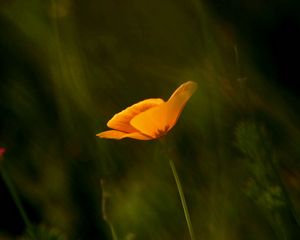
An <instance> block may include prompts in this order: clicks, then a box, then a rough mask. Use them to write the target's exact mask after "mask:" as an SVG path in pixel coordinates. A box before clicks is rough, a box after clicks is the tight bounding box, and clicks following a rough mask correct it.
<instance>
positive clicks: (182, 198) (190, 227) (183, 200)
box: [169, 159, 195, 240]
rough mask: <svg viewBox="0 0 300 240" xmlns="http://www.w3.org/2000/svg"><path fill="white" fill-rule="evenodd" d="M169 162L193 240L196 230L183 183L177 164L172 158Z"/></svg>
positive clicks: (193, 239)
mask: <svg viewBox="0 0 300 240" xmlns="http://www.w3.org/2000/svg"><path fill="white" fill-rule="evenodd" d="M169 163H170V166H171V169H172V173H173V176H174V179H175V182H176V185H177V189H178V193H179V196H180V200H181V204H182V208H183V212H184V216H185V220H186V223H187V225H188V229H189V233H190V237H191V240H195V234H194V230H193V226H192V222H191V218H190V214H189V210H188V208H187V204H186V201H185V197H184V193H183V190H182V185H181V182H180V179H179V177H178V174H177V171H176V168H175V164H174V162H173V160H172V159H169Z"/></svg>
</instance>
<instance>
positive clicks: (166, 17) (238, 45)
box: [0, 0, 300, 240]
mask: <svg viewBox="0 0 300 240" xmlns="http://www.w3.org/2000/svg"><path fill="white" fill-rule="evenodd" d="M0 4H1V5H0V6H1V12H0V26H1V28H2V29H3V31H2V32H1V33H0V53H1V61H0V69H1V73H0V74H1V75H0V76H1V88H0V110H1V112H2V114H1V126H0V129H1V135H0V143H1V146H2V145H3V146H4V147H6V148H7V153H6V155H5V160H4V161H3V164H5V165H6V167H7V169H8V172H9V174H10V175H11V177H12V179H13V181H14V184H15V186H16V188H17V190H18V192H19V194H20V196H21V198H22V200H23V201H24V202H25V203H27V204H28V206H31V208H30V207H28V208H27V210H28V213H29V217H30V218H31V219H32V221H33V222H34V223H36V224H37V225H46V226H49V228H50V229H51V228H54V229H58V230H59V232H62V233H63V235H64V236H66V238H67V239H77V238H81V239H110V238H111V236H110V235H111V234H110V231H109V226H108V225H107V222H106V221H105V220H107V219H108V220H109V222H110V223H111V224H112V226H113V228H114V231H115V233H116V235H117V236H118V239H128V240H129V239H162V240H167V239H188V232H187V228H186V225H185V222H184V216H183V212H182V209H181V205H180V201H179V197H178V194H177V191H176V186H175V183H174V180H173V178H172V175H171V172H170V169H169V166H168V163H167V159H166V156H165V154H164V150H163V149H161V146H160V145H159V143H158V142H156V141H149V142H144V141H134V140H127V139H126V140H123V141H109V140H103V139H97V138H96V136H95V134H96V133H98V132H100V131H103V130H105V129H106V122H107V121H108V120H109V119H110V117H111V116H112V115H113V114H115V113H116V112H119V111H120V110H122V109H124V108H125V107H127V106H129V105H131V104H133V103H135V102H137V101H139V100H142V99H146V98H150V97H162V98H164V99H167V98H168V97H169V96H170V94H171V93H172V91H173V90H174V89H175V88H176V87H177V86H178V85H179V84H181V83H183V82H185V81H187V80H193V81H196V82H198V84H199V89H198V91H197V92H196V93H195V95H194V96H193V97H192V98H191V100H190V101H189V103H188V104H187V107H186V108H185V110H184V112H183V114H182V116H181V118H180V120H179V122H178V124H177V125H176V126H175V128H174V129H173V130H172V131H171V132H170V134H169V135H168V138H169V141H170V143H169V144H170V145H169V146H170V148H172V150H173V151H174V155H175V156H176V159H174V161H175V164H176V166H177V168H178V171H179V175H180V177H181V179H182V182H183V187H184V191H185V194H186V197H187V203H188V206H189V209H190V212H191V218H192V222H193V224H194V228H195V231H196V237H197V239H208V240H209V239H212V240H225V239H230V240H234V239H249V240H250V239H298V237H299V225H297V219H296V218H297V217H296V216H297V215H299V211H300V198H299V197H300V195H299V186H300V183H299V177H298V176H299V170H300V166H299V161H298V159H299V156H300V152H299V149H298V144H299V142H300V139H299V137H300V134H299V121H298V120H299V119H298V118H299V116H298V113H297V112H295V103H294V100H295V99H297V96H294V95H293V93H291V92H289V91H288V90H284V89H282V88H280V86H279V85H278V83H275V82H274V81H273V79H268V78H267V76H266V75H264V74H263V72H261V71H259V70H258V68H257V65H255V63H254V62H253V58H251V56H252V54H253V53H252V52H251V51H254V50H255V48H254V47H252V48H250V49H249V48H248V46H249V41H250V40H248V39H245V38H243V32H242V31H241V29H240V28H238V27H236V25H238V24H237V23H236V25H235V22H233V23H232V22H229V21H228V22H227V21H226V20H225V19H220V18H218V17H217V11H216V12H214V10H213V9H212V8H209V7H208V6H206V5H204V4H202V3H201V2H200V1H194V0H193V1H192V0H191V1H186V2H180V1H164V2H160V1H151V2H147V1H130V2H126V3H125V2H120V1H92V0H91V1H88V2H80V1H71V0H61V1H43V2H42V1H37V0H28V1H26V2H24V1H20V0H14V1H11V2H6V3H2V2H1V3H0ZM236 4H238V3H236ZM250 5H251V4H250ZM250 5H249V6H248V7H249V9H250V10H249V9H248V10H249V12H248V13H253V12H254V13H255V11H258V12H259V8H257V10H255V9H254V8H250V7H251V6H250ZM244 7H245V8H246V9H247V5H245V6H244ZM224 11H225V10H224ZM251 11H252V12H251ZM273 11H275V10H274V9H273ZM266 17H267V18H268V15H267V16H266ZM268 19H269V21H270V22H271V21H273V22H274V24H275V23H276V17H273V15H272V9H271V10H270V12H269V18H268ZM239 24H240V23H239ZM244 24H245V27H247V25H246V23H244ZM270 24H272V23H270ZM253 34H254V33H253ZM247 40H248V42H247ZM253 49H254V50H253ZM257 51H258V50H257ZM255 54H257V55H259V52H257V53H255ZM267 65H268V63H266V67H269V66H267ZM245 122H246V123H248V122H250V123H253V124H254V126H263V127H264V129H265V131H266V132H267V135H268V139H269V140H268V141H270V143H269V145H268V148H269V149H266V147H265V146H264V145H262V144H260V143H261V142H262V141H264V140H265V139H264V136H258V137H257V138H258V140H257V141H255V140H253V138H251V136H253V135H254V136H256V135H257V132H256V128H255V127H254V128H251V127H250V128H248V127H247V126H248V125H246V127H245V129H244V132H243V129H241V128H240V127H241V126H243V124H244V123H245ZM251 126H252V125H251ZM237 129H239V130H240V131H242V132H243V133H244V135H243V134H242V135H235V133H236V132H237V131H238V130H237ZM249 129H250V130H249ZM251 129H252V130H251ZM258 135H259V134H258ZM239 137H240V138H239ZM254 139H255V137H254ZM237 141H239V142H242V143H243V144H244V145H243V144H242V145H241V144H236V142H237ZM245 146H246V148H247V147H248V148H250V149H254V151H258V152H259V151H260V152H266V153H264V158H263V160H261V159H258V158H255V159H254V160H253V159H252V158H254V157H253V156H252V155H251V156H250V157H249V156H248V155H247V154H246V153H247V151H246V153H245V152H244V151H243V149H245ZM274 156H275V157H274ZM274 158H276V161H275V163H274V164H276V171H277V172H274V171H275V170H274V169H273V170H270V169H268V168H267V167H265V166H264V164H267V165H268V164H271V162H272V161H273V160H274ZM245 159H247V160H245ZM251 159H252V160H253V161H254V163H252V165H251V164H249V161H251ZM262 162H263V163H264V164H262ZM261 164H262V165H263V166H262V165H261ZM257 171H260V172H261V175H262V176H264V177H265V176H268V178H267V179H266V178H264V177H263V179H264V180H263V181H262V182H260V181H258V179H257V176H258V175H257ZM270 172H271V173H270ZM272 174H279V177H280V181H279V180H278V179H277V178H276V179H274V178H273V177H269V175H272ZM272 176H273V175H272ZM101 181H102V183H103V184H102V185H101ZM253 183H254V185H253ZM249 184H250V185H249ZM251 184H252V185H251ZM274 186H275V189H278V188H279V189H280V190H279V192H284V191H285V192H286V196H285V197H282V196H281V195H280V194H279V198H280V200H281V201H283V202H284V204H281V205H280V206H277V205H276V204H275V205H274V199H275V198H276V197H277V195H278V194H277V193H275V195H276V194H277V195H276V197H274V196H273V195H272V194H274V191H273V192H272V189H273V190H274ZM251 191H252V192H251ZM249 192H250V193H251V194H250V193H249ZM275 192H276V191H275ZM277 192H278V191H277ZM259 195H263V196H266V197H265V198H264V199H263V198H262V197H261V199H262V201H259ZM287 196H288V199H287V198H286V197H287ZM281 198H282V199H281ZM266 199H267V200H266ZM272 201H273V202H272ZM286 201H288V202H286ZM262 202H263V203H262ZM5 204H6V203H5V202H4V203H3V206H2V208H3V209H5ZM272 204H273V205H272ZM103 206H105V207H103ZM291 206H292V208H291ZM8 214H9V213H8ZM274 216H275V217H274ZM1 218H3V219H4V220H5V217H4V216H1ZM16 219H18V218H17V217H16ZM274 219H275V220H276V221H275V220H274ZM2 221H3V220H2ZM9 229H11V228H9ZM9 232H11V234H12V235H13V232H14V231H12V230H9V231H8V229H7V227H2V226H1V225H0V233H3V235H4V234H7V233H9ZM19 235H20V233H19ZM11 238H12V239H13V238H14V237H11Z"/></svg>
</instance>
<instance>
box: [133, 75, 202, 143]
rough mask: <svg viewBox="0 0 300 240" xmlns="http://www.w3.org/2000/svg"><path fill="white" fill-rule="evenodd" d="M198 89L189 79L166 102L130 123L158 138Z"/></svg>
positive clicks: (171, 125)
mask: <svg viewBox="0 0 300 240" xmlns="http://www.w3.org/2000/svg"><path fill="white" fill-rule="evenodd" d="M196 89H197V83H195V82H192V81H188V82H186V83H184V84H182V85H181V86H179V88H177V89H176V91H175V92H174V93H173V94H172V96H171V97H170V98H169V100H168V101H167V102H166V103H162V104H160V105H158V106H156V107H153V108H150V109H148V110H146V111H144V112H142V113H140V114H138V115H137V116H135V117H134V118H133V119H132V120H131V121H130V124H131V125H132V126H133V127H135V128H136V129H137V130H139V131H140V132H142V133H144V134H146V135H148V136H151V137H153V138H158V137H160V136H162V135H164V134H165V133H167V132H168V131H169V130H170V129H171V128H172V127H173V126H174V125H175V124H176V122H177V120H178V118H179V116H180V114H181V112H182V110H183V108H184V106H185V104H186V103H187V101H188V100H189V99H190V97H191V96H192V95H193V93H194V92H195V90H196Z"/></svg>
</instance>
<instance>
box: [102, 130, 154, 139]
mask: <svg viewBox="0 0 300 240" xmlns="http://www.w3.org/2000/svg"><path fill="white" fill-rule="evenodd" d="M96 136H97V137H99V138H109V139H117V140H120V139H123V138H134V139H138V140H151V139H152V138H151V137H149V136H147V135H144V134H142V133H139V132H133V133H126V132H121V131H117V130H108V131H105V132H101V133H98V134H97V135H96Z"/></svg>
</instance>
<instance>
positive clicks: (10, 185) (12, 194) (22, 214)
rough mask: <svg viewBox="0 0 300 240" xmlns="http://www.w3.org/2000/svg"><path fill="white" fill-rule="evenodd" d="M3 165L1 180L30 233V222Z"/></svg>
mask: <svg viewBox="0 0 300 240" xmlns="http://www.w3.org/2000/svg"><path fill="white" fill-rule="evenodd" d="M0 158H1V161H2V160H3V156H1V157H0ZM0 163H1V162H0ZM3 165H4V164H3V163H2V164H0V173H1V176H2V178H3V180H4V182H5V184H6V186H7V188H8V191H9V192H10V194H11V196H12V198H13V200H14V202H15V204H16V206H17V208H18V210H19V212H20V214H21V217H22V219H23V221H24V223H25V225H26V228H27V230H28V231H29V232H30V231H31V229H32V224H31V222H30V220H29V218H28V216H27V214H26V212H25V209H24V207H23V206H22V203H21V201H20V198H19V196H18V194H17V191H16V189H15V187H14V185H13V183H12V181H11V179H10V177H9V175H8V174H7V173H6V171H5V167H4V166H3Z"/></svg>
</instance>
